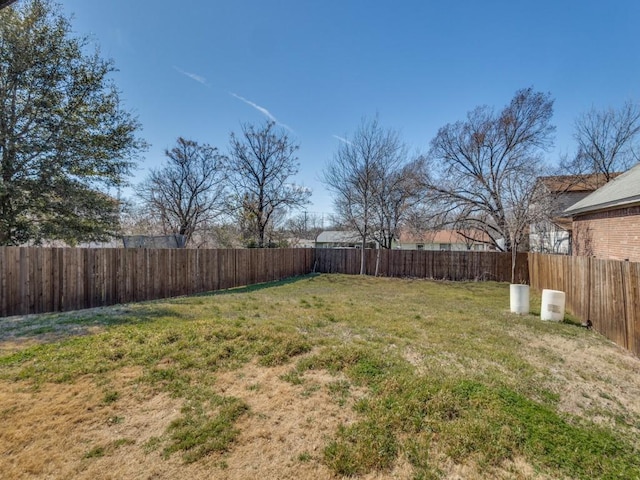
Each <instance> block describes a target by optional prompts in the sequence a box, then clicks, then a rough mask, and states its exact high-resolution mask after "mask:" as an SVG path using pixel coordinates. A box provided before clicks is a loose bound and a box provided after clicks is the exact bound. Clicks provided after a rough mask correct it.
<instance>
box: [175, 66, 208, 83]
mask: <svg viewBox="0 0 640 480" xmlns="http://www.w3.org/2000/svg"><path fill="white" fill-rule="evenodd" d="M173 68H174V69H175V71H176V72H178V73H181V74H182V75H184V76H185V77H189V78H190V79H191V80H195V81H196V82H198V83H201V84H202V85H204V86H205V87H208V86H209V85H208V84H207V79H206V78H204V77H202V76H200V75H197V74H195V73H190V72H185V71H184V70H182V69H181V68H178V67H176V66H175V65H174V66H173Z"/></svg>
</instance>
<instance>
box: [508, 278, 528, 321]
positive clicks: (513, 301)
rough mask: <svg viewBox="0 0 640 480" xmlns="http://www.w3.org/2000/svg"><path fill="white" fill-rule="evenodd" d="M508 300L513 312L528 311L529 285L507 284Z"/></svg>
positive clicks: (524, 312) (523, 312) (525, 312)
mask: <svg viewBox="0 0 640 480" xmlns="http://www.w3.org/2000/svg"><path fill="white" fill-rule="evenodd" d="M509 300H510V302H509V303H510V305H511V311H512V312H513V313H519V314H527V313H529V285H520V284H516V283H512V284H511V285H509Z"/></svg>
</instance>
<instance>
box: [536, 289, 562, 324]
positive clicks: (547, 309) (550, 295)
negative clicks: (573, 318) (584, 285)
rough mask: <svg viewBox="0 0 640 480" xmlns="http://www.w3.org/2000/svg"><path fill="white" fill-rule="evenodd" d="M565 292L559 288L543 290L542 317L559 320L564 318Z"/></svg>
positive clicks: (542, 318) (543, 318)
mask: <svg viewBox="0 0 640 480" xmlns="http://www.w3.org/2000/svg"><path fill="white" fill-rule="evenodd" d="M564 301H565V297H564V292H561V291H559V290H542V306H541V307H540V319H541V320H552V321H554V322H559V321H561V320H562V319H564Z"/></svg>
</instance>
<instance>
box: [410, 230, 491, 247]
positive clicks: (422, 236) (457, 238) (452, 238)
mask: <svg viewBox="0 0 640 480" xmlns="http://www.w3.org/2000/svg"><path fill="white" fill-rule="evenodd" d="M464 233H465V234H466V235H467V236H468V237H471V238H473V239H474V240H473V241H475V242H489V236H488V235H487V234H486V233H484V232H482V231H480V230H475V229H474V230H465V232H464ZM399 241H400V243H451V244H462V243H468V242H469V240H467V239H466V238H465V237H464V236H463V235H462V234H460V233H458V231H457V230H430V231H426V232H421V233H418V234H416V233H411V232H406V231H403V232H400V239H399Z"/></svg>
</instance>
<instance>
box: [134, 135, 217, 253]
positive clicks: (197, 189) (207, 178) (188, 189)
mask: <svg viewBox="0 0 640 480" xmlns="http://www.w3.org/2000/svg"><path fill="white" fill-rule="evenodd" d="M165 155H166V157H167V162H166V164H165V166H164V167H162V168H160V169H158V170H152V171H151V173H150V174H149V176H148V178H147V179H146V181H145V182H144V183H143V184H142V185H141V186H140V190H139V193H138V195H139V197H140V198H141V199H142V201H143V203H144V205H145V206H146V208H147V210H148V211H149V212H150V213H151V215H152V216H154V217H156V218H158V219H159V220H160V221H161V223H162V226H163V230H164V231H165V233H177V234H180V235H184V236H185V244H187V245H188V244H189V242H190V241H191V239H192V238H193V235H194V233H195V232H196V231H197V230H198V229H199V228H200V227H202V226H205V225H207V224H210V223H211V222H212V221H213V220H214V219H215V218H216V217H218V216H219V215H220V214H221V213H222V212H223V210H224V209H223V205H224V196H225V185H226V174H225V170H224V168H223V163H222V160H223V158H222V157H221V156H220V155H219V154H218V150H217V148H215V147H212V146H210V145H207V144H199V143H197V142H195V141H193V140H186V139H184V138H182V137H179V138H178V140H177V142H176V146H175V147H173V148H172V149H171V150H165Z"/></svg>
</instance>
